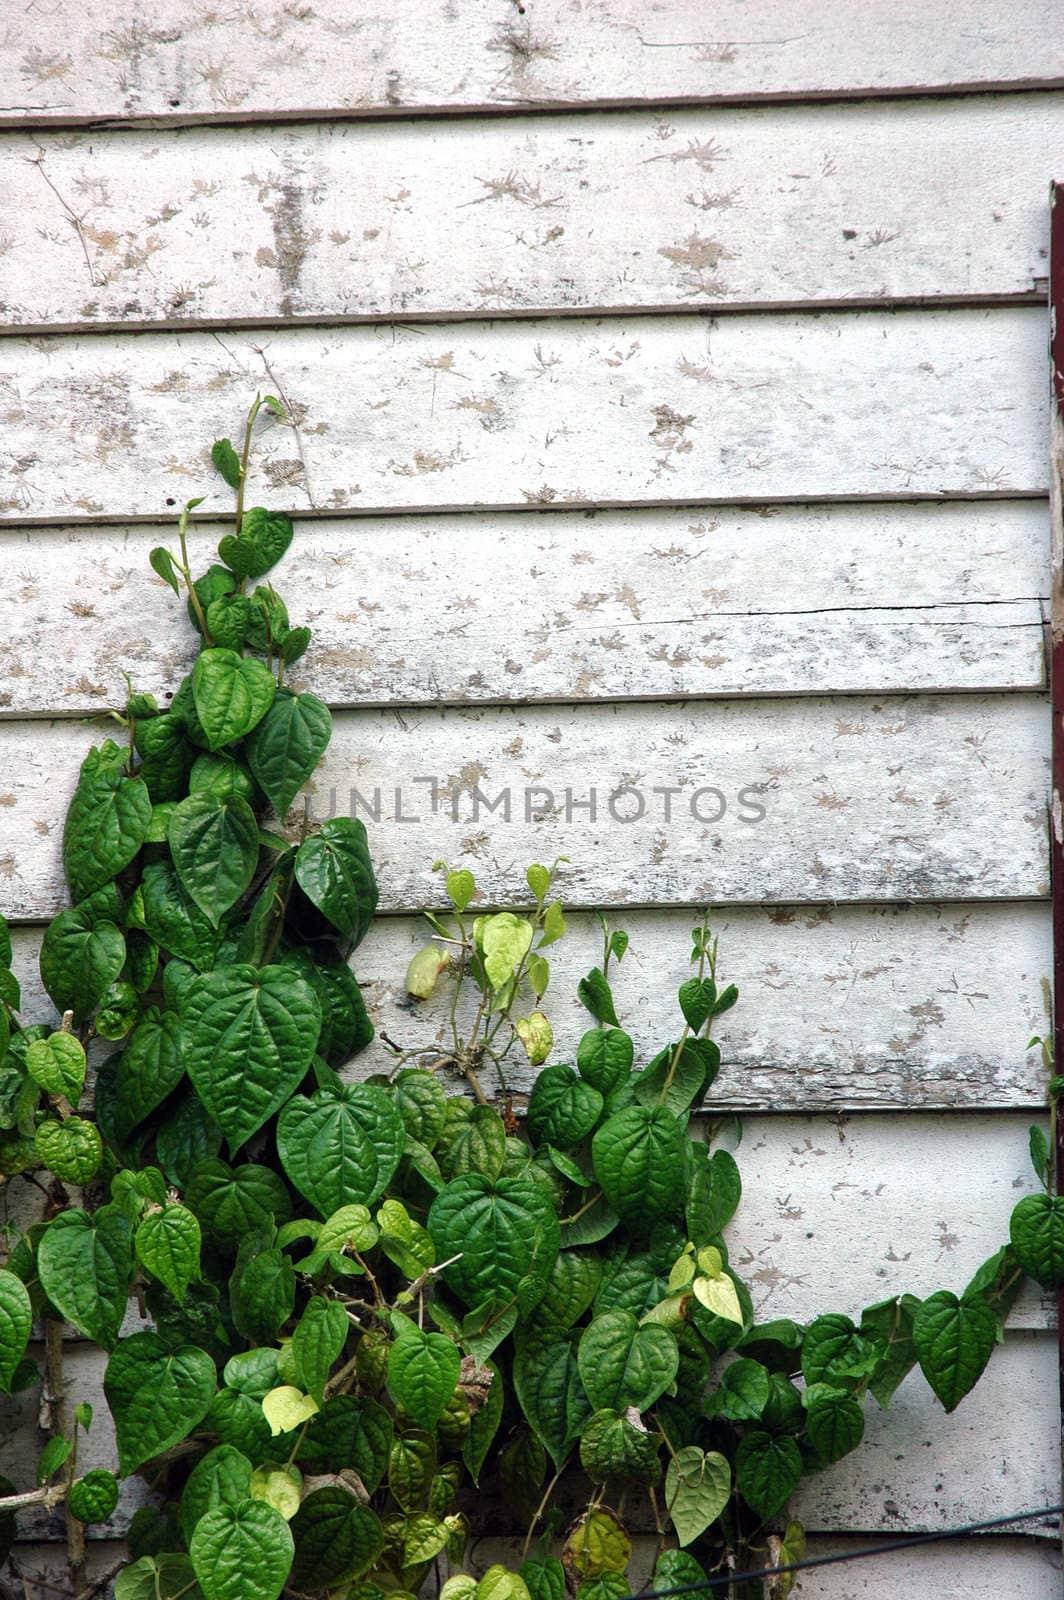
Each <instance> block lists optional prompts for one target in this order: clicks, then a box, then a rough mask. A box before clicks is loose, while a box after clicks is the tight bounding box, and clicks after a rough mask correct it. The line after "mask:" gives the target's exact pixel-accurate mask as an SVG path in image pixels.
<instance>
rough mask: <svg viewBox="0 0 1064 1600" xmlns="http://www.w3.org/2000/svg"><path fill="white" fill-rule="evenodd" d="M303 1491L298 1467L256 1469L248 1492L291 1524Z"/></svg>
mask: <svg viewBox="0 0 1064 1600" xmlns="http://www.w3.org/2000/svg"><path fill="white" fill-rule="evenodd" d="M274 1392H275V1393H277V1392H278V1391H276V1390H275V1391H274ZM302 1489H303V1474H302V1473H301V1472H300V1471H299V1470H298V1468H297V1467H256V1469H255V1471H254V1472H253V1473H252V1474H251V1488H250V1490H249V1491H248V1492H249V1493H250V1495H251V1498H252V1499H253V1500H265V1502H266V1504H267V1505H268V1506H272V1507H273V1509H274V1510H275V1511H279V1512H280V1513H281V1515H282V1517H283V1518H284V1519H285V1521H286V1522H291V1520H292V1518H293V1517H294V1516H295V1514H296V1512H297V1511H298V1510H299V1502H300V1499H301V1498H302Z"/></svg>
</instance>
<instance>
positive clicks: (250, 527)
mask: <svg viewBox="0 0 1064 1600" xmlns="http://www.w3.org/2000/svg"><path fill="white" fill-rule="evenodd" d="M291 543H292V522H291V519H290V518H289V517H286V516H285V514H284V512H283V511H266V510H264V509H263V507H262V506H252V507H251V509H250V510H249V511H245V512H244V516H243V519H242V521H241V524H240V532H239V534H234V533H227V534H226V535H225V537H224V538H223V539H221V540H220V541H219V544H218V554H219V555H220V556H221V558H222V560H223V561H224V562H225V564H226V566H227V567H230V568H231V569H232V571H233V572H235V573H236V575H237V577H238V578H261V577H262V575H263V573H264V572H269V570H270V568H271V567H273V566H276V564H277V562H278V561H280V559H281V557H282V556H283V555H284V553H285V551H286V550H287V549H288V546H289V545H290V544H291Z"/></svg>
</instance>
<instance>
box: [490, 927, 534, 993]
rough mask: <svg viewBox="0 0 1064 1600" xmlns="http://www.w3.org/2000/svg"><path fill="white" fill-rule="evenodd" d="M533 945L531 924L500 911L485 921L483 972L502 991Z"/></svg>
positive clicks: (493, 986)
mask: <svg viewBox="0 0 1064 1600" xmlns="http://www.w3.org/2000/svg"><path fill="white" fill-rule="evenodd" d="M531 943H532V924H531V923H530V922H527V921H526V920H525V918H524V917H515V916H514V914H513V912H512V911H499V912H497V913H496V914H495V916H493V917H487V918H486V919H485V921H484V969H485V971H486V972H487V975H488V982H489V983H490V984H491V986H492V988H493V989H499V988H501V987H502V985H503V984H504V983H505V982H506V980H507V978H510V977H512V976H513V974H514V972H516V970H517V968H518V967H519V966H520V964H521V962H522V960H523V958H524V956H525V952H526V951H527V950H528V947H529V945H530V944H531Z"/></svg>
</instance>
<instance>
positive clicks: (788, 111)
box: [0, 95, 1064, 328]
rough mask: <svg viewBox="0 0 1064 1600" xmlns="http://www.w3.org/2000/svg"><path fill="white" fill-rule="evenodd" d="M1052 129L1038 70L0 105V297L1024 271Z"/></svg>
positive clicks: (318, 292)
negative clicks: (1006, 78) (62, 106)
mask: <svg viewBox="0 0 1064 1600" xmlns="http://www.w3.org/2000/svg"><path fill="white" fill-rule="evenodd" d="M1062 138H1064V105H1062V104H1061V103H1060V101H1059V99H1058V97H1056V96H1053V95H1047V96H1038V97H1034V98H1031V99H1024V100H1015V99H1010V98H1009V97H1005V96H993V97H988V98H985V99H980V98H975V99H971V100H965V101H964V102H963V103H962V104H960V105H955V104H953V103H952V102H950V103H947V102H942V101H935V100H926V101H921V100H916V101H908V100H905V101H897V102H887V103H882V104H876V103H874V102H862V103H861V104H858V105H854V106H848V107H845V108H844V107H839V106H830V107H829V106H817V107H810V106H807V105H802V106H794V107H791V106H779V107H774V108H771V109H769V108H766V107H761V108H758V109H748V110H741V111H739V110H720V109H717V110H712V111H676V112H671V113H669V114H668V115H664V114H654V113H651V112H644V113H631V114H627V115H625V114H620V115H613V116H610V115H603V116H602V117H599V118H596V119H594V121H590V122H589V120H588V119H587V118H586V117H583V116H570V117H565V116H558V117H551V118H541V117H538V118H516V119H513V118H507V119H505V120H503V121H498V122H493V123H487V124H486V123H484V122H483V121H482V120H476V119H469V120H462V121H456V122H449V123H446V124H442V125H440V126H439V127H436V128H434V129H432V130H426V129H425V128H424V127H423V126H422V125H421V124H419V123H403V124H390V125H388V126H386V127H380V126H375V125H372V124H365V123H363V124H358V123H351V124H347V123H337V122H325V123H320V124H315V125H312V126H309V127H304V126H298V127H292V128H288V129H283V128H268V129H267V128H260V129H256V128H220V129H213V130H212V129H195V130H189V131H187V132H184V133H176V134H175V133H162V134H158V133H152V132H143V131H142V132H136V133H134V132H130V131H128V130H127V131H124V132H116V133H101V132H92V133H85V134H82V135H79V136H75V137H71V136H70V135H68V134H50V135H49V134H35V135H28V134H15V133H11V134H7V135H5V136H3V137H2V138H0V171H2V172H3V173H4V176H5V180H6V184H7V188H8V203H9V205H10V206H11V207H12V209H14V210H17V212H18V213H19V214H20V216H21V217H22V218H23V219H24V226H23V228H21V229H20V231H19V233H18V235H17V236H14V235H12V236H10V237H9V240H8V245H7V249H6V250H5V252H4V253H3V255H2V256H0V304H2V305H3V308H4V312H5V319H6V320H7V321H8V322H9V323H10V324H12V325H15V326H23V327H27V328H34V327H42V326H58V327H63V326H71V327H76V326H79V325H81V326H93V325H99V324H123V325H128V324H130V323H133V324H148V325H150V324H153V323H164V324H173V323H180V322H186V321H193V322H197V323H199V322H202V321H204V320H213V321H217V322H219V323H233V322H236V323H239V322H255V321H259V322H264V321H272V320H278V319H289V318H302V319H309V320H314V319H322V318H330V319H331V318H337V319H343V320H357V319H359V318H361V317H372V318H376V317H380V316H382V315H391V316H394V317H397V318H400V319H403V320H409V319H410V318H412V317H416V318H422V317H433V318H442V319H446V318H448V317H456V316H466V317H483V316H485V315H493V316H497V315H505V314H507V313H509V314H521V315H529V314H533V313H539V312H542V311H544V310H546V311H547V312H548V314H550V315H553V316H557V315H564V314H566V313H570V314H571V313H584V312H589V311H602V310H613V311H640V310H645V309H669V308H672V309H688V308H692V309H694V308H703V309H704V308H708V309H711V310H718V309H719V310H723V309H727V308H728V307H734V306H757V307H766V306H772V305H816V304H818V303H829V304H830V303H832V302H838V301H842V302H849V301H857V302H889V301H896V300H899V299H901V300H911V299H926V300H936V299H983V298H993V299H997V298H1009V297H1014V298H1030V297H1031V296H1032V295H1034V294H1037V293H1038V292H1039V290H1041V292H1042V293H1043V295H1044V286H1045V278H1046V274H1047V266H1046V242H1047V240H1046V216H1045V193H1046V190H1047V188H1048V185H1049V181H1050V179H1051V178H1052V177H1053V173H1054V167H1053V152H1054V151H1055V150H1056V149H1058V148H1059V147H1060V144H1061V141H1062ZM960 171H963V172H964V173H965V174H966V181H965V183H963V184H962V185H958V184H957V182H956V174H957V173H958V172H960ZM945 214H948V216H949V223H950V225H949V227H948V228H945V227H943V223H942V219H943V216H944V215H945ZM206 240H210V241H211V248H210V251H209V254H205V251H204V242H205V241H206Z"/></svg>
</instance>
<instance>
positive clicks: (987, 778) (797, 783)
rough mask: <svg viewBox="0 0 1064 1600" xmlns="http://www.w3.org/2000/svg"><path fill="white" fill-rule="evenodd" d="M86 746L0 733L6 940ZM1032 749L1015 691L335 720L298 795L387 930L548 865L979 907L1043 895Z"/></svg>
mask: <svg viewBox="0 0 1064 1600" xmlns="http://www.w3.org/2000/svg"><path fill="white" fill-rule="evenodd" d="M92 738H93V734H92V731H91V730H90V729H88V728H86V727H84V726H80V725H75V724H71V723H69V722H53V723H43V722H36V723H35V722H19V723H9V724H8V725H7V727H6V728H5V756H6V760H7V763H8V767H7V776H6V779H5V782H4V787H3V792H2V794H0V873H2V874H3V876H4V878H5V880H6V882H5V883H4V901H5V905H4V908H3V909H4V910H5V913H6V914H7V915H9V916H10V917H11V918H12V919H13V920H15V921H34V920H41V919H42V918H45V917H48V916H51V915H54V913H55V912H56V911H58V910H59V909H60V908H61V906H62V905H63V904H64V903H65V891H64V886H63V883H62V878H61V873H60V841H61V835H62V827H63V819H64V816H65V813H66V806H67V804H68V801H69V798H70V794H71V793H72V790H73V786H74V782H75V779H76V775H77V767H78V763H79V761H80V760H81V759H82V757H83V756H84V753H85V752H86V750H87V749H88V747H89V745H90V743H91V742H92ZM1046 748H1047V729H1046V711H1045V708H1044V706H1043V704H1042V702H1041V699H1040V698H1039V697H1038V696H1033V695H1032V696H1009V697H995V696H988V697H981V696H963V697H942V698H936V697H933V696H927V697H915V698H913V699H889V698H888V699H882V700H871V699H869V700H866V699H863V698H860V697H855V698H846V699H842V700H838V701H832V700H831V699H827V698H825V699H810V700H805V699H802V698H796V699H790V700H779V701H775V700H759V701H756V702H751V703H741V702H740V703H737V702H728V701H721V702H717V701H713V702H707V703H704V704H701V705H697V706H691V705H687V704H676V705H656V704H647V705H610V706H603V707H597V706H587V707H548V708H542V709H540V708H535V707H531V708H527V709H526V708H519V707H515V708H507V709H501V710H495V709H488V710H453V711H434V710H425V711H407V712H398V711H394V712H393V711H381V712H376V711H371V712H353V711H349V712H344V713H342V714H341V715H340V716H339V717H338V718H337V719H336V722H335V725H334V731H333V738H332V743H331V744H330V746H329V749H328V751H327V752H326V754H325V757H324V759H323V761H322V764H321V766H320V768H319V769H318V773H317V774H316V776H315V778H314V779H312V780H311V784H310V785H308V794H309V796H310V798H311V813H312V816H313V817H314V818H315V819H317V820H321V819H323V818H324V817H326V816H327V815H330V814H359V815H364V814H366V813H367V812H368V813H369V815H370V816H371V817H373V816H374V813H377V812H379V815H378V816H377V817H376V818H375V820H374V823H373V826H372V828H371V844H372V849H373V855H374V861H375V864H376V869H377V873H378V876H379V878H380V882H381V904H382V907H383V908H384V909H385V910H390V911H398V910H411V909H414V910H416V909H418V908H419V907H420V906H422V905H425V904H432V903H438V901H439V895H440V887H439V883H438V881H437V877H436V876H435V875H434V874H433V873H432V872H431V870H430V864H431V863H432V862H433V861H434V860H437V859H440V858H443V859H446V860H449V861H450V862H451V863H452V864H455V863H457V862H458V861H459V859H461V860H463V861H465V862H467V863H468V864H469V865H470V866H471V867H473V868H474V869H475V871H476V874H477V878H478V882H479V884H480V886H481V888H482V889H483V891H484V894H485V896H486V897H487V898H488V899H489V900H495V901H503V902H505V901H508V900H510V899H512V898H513V896H514V891H515V885H516V883H517V882H519V881H520V880H519V873H520V872H521V871H522V870H523V865H524V864H525V863H526V862H528V861H530V860H532V859H535V858H539V857H542V858H543V859H545V860H548V861H549V860H553V859H554V858H555V857H556V856H558V855H565V856H567V857H568V858H569V859H570V860H571V862H572V863H573V865H572V866H571V867H568V868H567V869H566V871H565V876H564V878H563V879H562V893H563V896H564V897H565V898H566V899H568V901H569V902H570V903H572V904H574V905H578V906H588V905H591V906H594V905H609V906H617V907H620V906H638V905H646V904H657V905H669V904H673V905H691V904H702V903H705V902H714V901H715V902H718V903H722V902H739V903H751V902H753V903H757V902H762V901H766V900H771V901H776V900H778V901H788V900H813V901H818V902H835V901H840V900H842V901H846V900H930V899H941V898H951V899H972V900H992V899H1001V898H1003V897H1005V898H1021V897H1027V896H1041V895H1044V894H1045V893H1047V892H1048V890H1047V884H1046V793H1045V786H1046V773H1045V766H1046V754H1045V752H1046ZM592 812H594V815H592ZM760 813H763V815H759V814H760ZM294 818H295V812H293V822H292V824H291V826H292V827H293V829H294V830H295V829H296V824H295V821H294ZM31 841H32V844H33V848H32V849H29V848H27V845H28V844H29V842H31ZM619 864H621V866H620V872H619Z"/></svg>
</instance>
